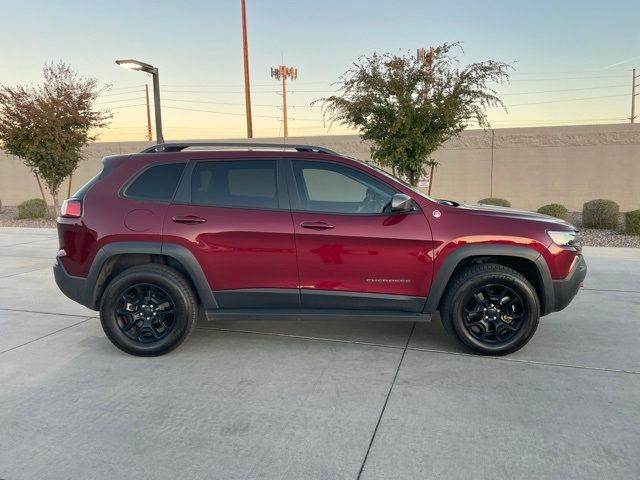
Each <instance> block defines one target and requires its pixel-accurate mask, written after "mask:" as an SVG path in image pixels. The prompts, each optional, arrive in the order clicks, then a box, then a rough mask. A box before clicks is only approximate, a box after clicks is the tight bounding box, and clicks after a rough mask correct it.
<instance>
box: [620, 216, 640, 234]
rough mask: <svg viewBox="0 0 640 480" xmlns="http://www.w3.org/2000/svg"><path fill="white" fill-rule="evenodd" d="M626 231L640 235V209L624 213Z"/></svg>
mask: <svg viewBox="0 0 640 480" xmlns="http://www.w3.org/2000/svg"><path fill="white" fill-rule="evenodd" d="M624 232H625V233H628V234H630V235H640V210H633V211H632V212H627V213H625V214H624Z"/></svg>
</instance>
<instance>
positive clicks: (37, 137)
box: [0, 63, 111, 213]
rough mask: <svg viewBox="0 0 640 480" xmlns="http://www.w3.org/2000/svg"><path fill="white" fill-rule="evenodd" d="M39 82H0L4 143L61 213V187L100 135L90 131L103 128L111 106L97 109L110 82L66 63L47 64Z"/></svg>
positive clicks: (0, 123) (0, 134) (0, 125)
mask: <svg viewBox="0 0 640 480" xmlns="http://www.w3.org/2000/svg"><path fill="white" fill-rule="evenodd" d="M43 73H44V82H43V83H42V84H41V85H38V86H16V87H9V86H6V85H0V142H2V147H3V148H4V149H5V150H6V151H7V152H9V153H10V154H12V155H15V156H17V157H20V158H21V159H22V161H23V162H24V163H25V165H26V166H27V167H29V168H30V169H31V171H32V172H33V173H34V175H35V177H36V180H37V181H38V186H39V187H40V193H41V194H42V198H43V200H44V201H45V204H46V201H47V200H46V198H45V194H44V189H43V187H42V182H44V184H45V186H46V188H47V190H49V193H50V194H51V197H52V198H53V207H54V210H55V212H56V213H58V212H59V208H60V202H59V190H60V186H61V185H62V183H63V182H64V180H65V179H66V178H67V177H69V176H70V175H71V174H72V173H73V171H74V170H75V169H76V167H77V166H78V162H79V161H80V160H81V159H82V148H83V147H84V146H85V145H87V144H88V143H89V142H91V141H94V140H95V139H96V136H95V135H90V133H89V132H90V131H91V130H93V129H96V128H102V127H105V126H106V125H107V124H108V120H109V119H110V118H111V113H110V112H109V111H108V110H105V111H101V110H98V109H95V108H94V106H93V104H94V102H95V100H96V98H97V97H98V96H99V95H100V94H101V93H102V92H103V91H104V90H105V89H107V88H108V87H102V88H100V87H99V86H98V83H97V80H96V79H94V78H86V77H82V76H79V75H78V74H76V73H75V72H73V70H71V68H70V67H69V66H68V65H66V64H64V63H58V64H53V63H52V64H47V65H45V66H44V68H43Z"/></svg>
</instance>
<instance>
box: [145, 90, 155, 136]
mask: <svg viewBox="0 0 640 480" xmlns="http://www.w3.org/2000/svg"><path fill="white" fill-rule="evenodd" d="M144 94H145V96H146V98H147V140H149V141H150V142H152V141H153V135H152V134H151V104H150V103H149V84H148V83H145V84H144Z"/></svg>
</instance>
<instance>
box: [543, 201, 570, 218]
mask: <svg viewBox="0 0 640 480" xmlns="http://www.w3.org/2000/svg"><path fill="white" fill-rule="evenodd" d="M538 213H543V214H545V215H549V216H551V217H556V218H560V219H562V220H567V219H568V218H569V210H567V207H565V206H564V205H561V204H559V203H550V204H549V205H544V206H542V207H540V208H539V209H538Z"/></svg>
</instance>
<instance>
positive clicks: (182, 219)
mask: <svg viewBox="0 0 640 480" xmlns="http://www.w3.org/2000/svg"><path fill="white" fill-rule="evenodd" d="M171 220H173V221H174V222H176V223H184V224H186V225H195V224H197V223H204V222H206V221H207V220H206V219H204V218H202V217H198V216H196V215H177V216H175V217H173V218H172V219H171Z"/></svg>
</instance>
